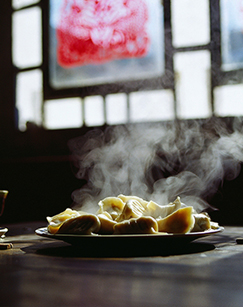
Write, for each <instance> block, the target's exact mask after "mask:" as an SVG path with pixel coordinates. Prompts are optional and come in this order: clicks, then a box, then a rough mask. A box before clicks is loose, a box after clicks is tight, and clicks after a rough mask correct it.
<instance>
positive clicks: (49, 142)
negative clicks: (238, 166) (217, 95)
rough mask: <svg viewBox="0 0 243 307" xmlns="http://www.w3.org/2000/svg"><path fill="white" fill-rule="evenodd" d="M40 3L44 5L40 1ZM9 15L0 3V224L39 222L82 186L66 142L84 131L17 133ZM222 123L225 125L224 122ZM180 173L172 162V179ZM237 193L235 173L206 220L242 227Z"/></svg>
mask: <svg viewBox="0 0 243 307" xmlns="http://www.w3.org/2000/svg"><path fill="white" fill-rule="evenodd" d="M216 2H217V1H215V3H216ZM43 3H44V4H43V5H45V1H43ZM11 13H12V8H11V1H1V2H0V41H1V47H0V48H1V56H0V84H1V85H0V170H1V171H0V188H1V189H6V190H9V195H8V197H7V201H6V208H5V212H4V215H3V216H2V217H1V223H5V222H7V223H13V222H23V221H40V220H45V217H46V216H47V215H54V214H56V213H57V212H60V211H61V210H64V209H65V208H67V207H70V206H72V203H73V200H72V196H71V195H72V192H73V191H74V190H76V189H80V188H81V187H82V186H83V185H84V184H85V180H80V179H77V178H76V176H75V170H74V165H73V163H72V161H71V160H70V150H69V148H68V141H69V140H70V139H72V138H75V137H78V136H80V135H84V134H85V133H86V132H87V131H88V130H90V129H88V128H86V127H83V128H82V129H81V128H80V129H69V130H61V131H47V130H45V129H43V128H41V127H37V126H35V125H34V124H32V123H29V124H28V127H27V130H26V131H25V132H20V131H18V130H17V128H16V118H17V113H16V108H15V78H14V76H15V73H16V71H15V69H16V68H15V67H13V65H12V60H11ZM44 17H45V16H44ZM213 121H214V119H211V122H213ZM222 121H223V122H224V123H226V124H227V125H229V126H230V125H231V124H230V123H231V120H230V119H228V120H226V119H222ZM211 126H212V125H211ZM105 128H106V127H101V129H105ZM165 158H168V157H165ZM180 171H181V168H180V161H178V165H177V166H176V167H175V168H174V169H173V170H172V173H173V174H175V173H178V172H180ZM163 176H170V173H164V174H163ZM242 187H243V172H242V171H241V172H240V173H239V175H238V176H237V178H235V179H233V180H224V181H223V182H220V183H219V186H218V190H217V191H215V193H214V194H213V195H210V197H206V200H207V201H208V202H209V203H210V204H211V205H212V206H213V207H215V210H212V211H211V212H210V214H211V215H212V217H213V219H214V220H216V221H218V222H219V223H220V224H221V225H243V218H242V217H243V204H242V199H243V188H242Z"/></svg>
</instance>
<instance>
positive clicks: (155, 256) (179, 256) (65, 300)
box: [0, 222, 243, 307]
mask: <svg viewBox="0 0 243 307" xmlns="http://www.w3.org/2000/svg"><path fill="white" fill-rule="evenodd" d="M41 226H45V224H44V223H42V222H34V223H23V224H17V225H7V227H8V229H9V232H8V233H7V234H6V237H5V238H4V239H1V241H2V242H11V243H12V244H13V248H11V249H8V250H0V285H1V287H0V306H1V307H2V306H3V307H4V306H23V307H28V306H31V307H33V306H34V307H38V306H41V307H43V306H58V307H61V306H68V307H70V306H71V307H72V306H95V307H99V306H106V307H109V306H111V307H116V306H121V307H124V306H136V307H137V306H141V307H142V306H149V307H152V306H185V307H191V306H193V307H195V306H197V307H201V306H202V307H205V306H207V307H208V306H220V307H224V306H227V307H229V306H234V307H238V306H241V307H242V306H243V245H242V244H237V243H236V239H237V238H240V237H243V227H225V229H224V231H223V232H221V233H218V234H214V235H212V236H209V237H205V238H201V239H198V240H196V241H194V242H191V243H189V244H185V245H184V246H180V247H179V248H176V247H173V248H166V249H161V250H158V249H156V251H151V254H150V253H149V251H148V252H147V255H140V254H139V253H140V252H139V251H138V252H137V253H136V251H133V252H131V253H130V254H129V252H128V253H125V254H123V255H117V254H113V253H112V252H111V251H110V253H109V252H108V253H107V254H104V253H103V254H101V253H99V252H98V251H97V252H94V251H93V252H92V253H89V254H87V253H85V247H83V248H80V249H78V248H77V247H75V246H71V245H69V244H68V243H65V242H62V241H57V240H53V239H49V238H44V237H40V236H37V235H36V234H35V233H34V231H35V229H36V228H39V227H41ZM145 248H146V247H145Z"/></svg>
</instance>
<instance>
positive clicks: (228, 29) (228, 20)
mask: <svg viewBox="0 0 243 307" xmlns="http://www.w3.org/2000/svg"><path fill="white" fill-rule="evenodd" d="M220 5H221V41H222V44H221V47H222V68H223V69H224V70H231V69H236V68H240V67H243V2H242V0H221V1H220Z"/></svg>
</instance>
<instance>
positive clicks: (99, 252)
mask: <svg viewBox="0 0 243 307" xmlns="http://www.w3.org/2000/svg"><path fill="white" fill-rule="evenodd" d="M213 249H215V246H214V245H213V244H211V243H204V242H191V243H186V244H176V245H173V246H152V247H151V246H150V247H149V248H148V247H146V246H118V245H115V246H112V247H110V246H108V247H107V246H105V245H104V246H102V248H101V247H97V246H82V247H80V246H73V245H69V244H68V243H64V242H48V243H40V244H35V245H32V246H29V247H25V248H23V249H22V250H23V251H24V252H25V253H36V254H39V255H45V256H55V257H68V258H74V257H81V258H82V257H86V258H87V257H88V258H111V257H112V258H121V257H122V258H128V257H151V256H163V257H166V256H172V255H184V254H194V253H202V252H206V251H210V250H213Z"/></svg>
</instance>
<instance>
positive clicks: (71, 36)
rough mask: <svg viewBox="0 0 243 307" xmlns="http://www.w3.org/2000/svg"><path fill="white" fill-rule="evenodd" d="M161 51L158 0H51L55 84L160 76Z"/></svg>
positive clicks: (66, 84)
mask: <svg viewBox="0 0 243 307" xmlns="http://www.w3.org/2000/svg"><path fill="white" fill-rule="evenodd" d="M163 50H164V46H163V6H162V5H161V1H160V0H129V1H126V2H124V1H123V0H117V1H111V0H100V1H95V0H90V1H75V0H70V1H64V0H50V66H51V67H50V72H51V85H52V86H53V87H54V88H65V87H72V86H80V85H81V86H83V85H93V84H103V83H112V82H116V81H121V80H129V79H138V78H143V79H144V78H150V77H156V76H160V75H161V74H162V73H163V67H164V56H163Z"/></svg>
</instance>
